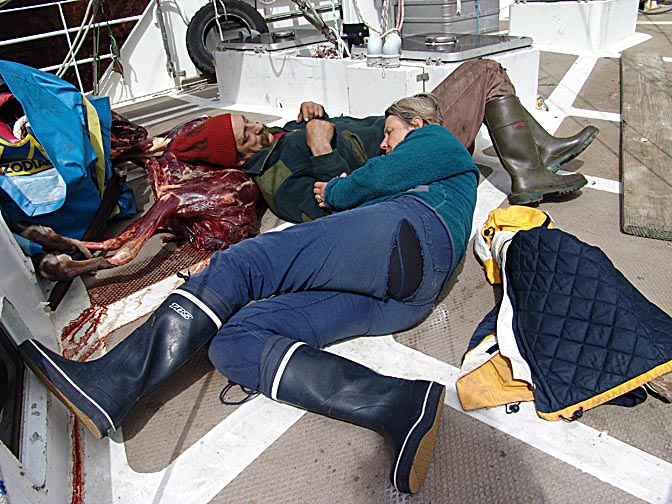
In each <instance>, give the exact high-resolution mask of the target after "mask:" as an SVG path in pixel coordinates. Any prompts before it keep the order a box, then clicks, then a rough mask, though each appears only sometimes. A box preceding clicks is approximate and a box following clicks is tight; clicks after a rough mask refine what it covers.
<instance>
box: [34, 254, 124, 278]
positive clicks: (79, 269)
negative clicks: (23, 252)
mask: <svg viewBox="0 0 672 504" xmlns="http://www.w3.org/2000/svg"><path fill="white" fill-rule="evenodd" d="M113 267H114V266H113V265H112V264H110V263H109V262H107V261H106V260H105V258H103V257H94V258H90V259H82V260H79V261H77V260H74V259H73V258H72V257H70V256H69V255H67V254H44V256H43V257H42V258H41V259H40V260H39V262H38V263H37V269H38V271H39V273H40V275H41V276H42V277H44V278H46V279H47V280H52V281H54V282H56V281H68V280H72V279H73V278H75V277H76V276H79V275H85V274H91V273H95V272H96V271H100V270H104V269H109V268H113Z"/></svg>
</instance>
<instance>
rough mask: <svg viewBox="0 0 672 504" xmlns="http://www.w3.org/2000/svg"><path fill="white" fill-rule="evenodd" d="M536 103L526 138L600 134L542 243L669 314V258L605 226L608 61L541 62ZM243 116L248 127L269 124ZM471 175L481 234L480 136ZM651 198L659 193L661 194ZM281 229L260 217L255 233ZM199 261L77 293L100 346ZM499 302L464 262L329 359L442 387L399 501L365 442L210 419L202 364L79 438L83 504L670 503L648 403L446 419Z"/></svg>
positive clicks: (176, 104)
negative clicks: (408, 320) (385, 331)
mask: <svg viewBox="0 0 672 504" xmlns="http://www.w3.org/2000/svg"><path fill="white" fill-rule="evenodd" d="M637 31H638V33H646V34H650V35H651V36H652V37H651V38H650V39H649V40H647V41H645V42H643V43H641V44H638V45H637V46H635V47H632V48H630V49H628V51H630V52H633V51H640V52H642V53H655V54H660V55H661V56H663V57H672V14H662V15H655V16H654V15H646V14H639V17H638V25H637ZM667 61H668V62H667V63H666V64H667V65H668V67H667V68H670V67H669V65H670V63H669V59H668V60H667ZM669 72H670V70H668V73H669ZM668 82H669V81H668ZM538 91H539V93H540V94H541V95H543V96H544V97H545V99H546V103H547V104H548V105H549V109H550V110H549V111H548V112H544V111H535V112H534V114H535V116H537V117H540V122H542V124H543V123H544V121H545V123H546V124H551V125H552V124H556V126H557V123H558V122H559V127H557V130H556V131H555V134H556V135H559V136H567V135H570V134H573V133H574V132H576V131H578V130H579V129H580V128H582V127H584V126H585V125H588V124H594V125H596V126H597V127H599V129H600V133H599V136H598V137H597V139H596V141H595V142H594V143H593V144H592V145H591V146H590V147H589V148H588V149H587V150H586V151H585V152H584V153H582V154H581V155H580V156H579V157H578V158H577V159H575V160H573V161H572V162H570V163H568V164H567V165H565V166H563V170H566V171H572V172H573V171H576V172H580V173H583V174H584V175H586V177H587V178H588V179H589V184H588V185H587V186H586V187H585V188H584V189H583V190H582V191H580V193H577V194H574V195H572V196H571V197H568V198H564V199H557V200H555V201H544V202H543V203H541V204H540V205H539V208H540V209H542V210H545V211H548V212H549V213H550V214H551V216H552V217H553V219H554V220H555V223H556V227H558V228H560V229H562V230H564V231H567V232H569V233H571V234H573V235H575V236H577V237H578V238H579V239H581V240H583V241H585V242H587V243H589V244H592V245H596V246H598V247H600V248H601V249H602V250H603V251H604V252H605V253H606V254H607V256H608V257H609V258H610V259H611V260H612V261H613V263H614V264H615V265H616V267H617V268H618V269H619V270H621V271H622V272H623V273H624V275H625V276H626V277H627V278H628V279H629V280H630V281H631V282H632V283H633V284H634V285H635V286H636V287H637V288H638V289H639V290H640V291H641V292H642V293H643V294H644V295H645V296H646V297H647V298H648V299H649V300H650V301H652V302H653V303H655V304H656V305H658V306H659V307H660V308H662V309H663V310H664V311H666V312H667V313H668V314H672V288H671V287H670V286H671V285H672V270H671V269H670V268H669V267H667V265H666V264H665V263H666V260H667V261H669V259H670V258H672V242H670V241H664V240H656V239H650V238H642V237H636V236H632V235H627V234H624V233H623V232H621V228H620V218H621V212H620V208H621V206H620V204H621V195H620V184H619V181H620V161H619V160H620V134H621V128H620V112H621V76H620V60H619V58H618V57H616V56H615V57H594V56H575V55H569V54H562V53H555V52H542V53H541V62H540V69H539V83H538ZM221 110H222V107H221V106H220V105H219V102H218V97H217V87H216V85H214V84H209V85H203V86H202V87H201V88H199V89H197V90H192V91H191V92H189V93H182V94H175V95H171V96H164V97H159V98H154V99H152V100H149V101H144V102H142V103H141V104H136V105H132V106H127V107H123V108H121V109H118V110H117V111H118V112H120V113H122V114H123V115H125V116H126V117H128V118H129V119H130V120H132V121H135V122H137V123H139V124H144V125H146V126H147V127H148V129H149V130H150V133H152V134H156V133H159V132H161V131H165V130H167V129H170V128H171V127H172V126H174V125H175V124H178V123H180V122H182V121H184V120H187V119H190V118H192V117H196V116H198V115H201V114H203V113H210V114H212V113H216V112H219V111H221ZM227 110H230V109H227ZM243 112H245V113H246V114H247V115H248V116H249V117H252V118H256V119H258V120H261V121H264V122H273V121H281V120H282V119H285V118H284V117H280V116H277V117H276V116H267V115H262V114H258V113H257V114H256V115H255V113H254V111H245V110H243ZM544 114H548V116H546V117H545V118H544ZM667 155H668V157H669V153H668V154H667ZM474 159H475V160H476V162H477V164H478V166H479V168H480V170H481V174H482V177H481V183H480V185H479V192H478V208H477V217H476V219H475V222H483V220H484V219H485V217H486V216H487V213H488V211H489V210H492V209H494V208H497V207H503V206H507V204H508V203H507V201H506V193H507V192H508V184H509V182H508V177H507V176H506V173H505V172H504V171H503V169H502V168H501V166H500V164H499V161H498V159H497V157H496V156H495V154H494V151H493V149H492V147H491V146H490V144H489V141H488V140H487V138H486V137H480V138H479V140H478V143H477V147H476V152H475V155H474ZM130 183H131V185H132V186H133V187H134V189H135V191H136V196H137V198H138V203H139V206H140V207H141V208H144V209H146V208H147V207H148V205H150V204H151V196H150V194H149V191H148V189H147V187H146V184H145V178H144V176H143V174H142V172H140V171H132V172H131V174H130ZM661 183H664V184H667V185H668V187H669V186H670V185H671V181H670V179H668V180H663V181H661ZM670 194H671V195H672V189H671V190H670ZM281 224H283V223H282V222H281V221H279V220H278V219H277V218H275V217H274V216H273V215H272V214H270V213H268V212H267V213H266V214H265V215H264V218H263V225H262V228H263V230H264V231H266V230H269V229H272V228H274V227H276V226H278V225H281ZM114 232H115V229H111V230H108V233H111V234H113V233H114ZM206 260H207V255H204V254H202V253H198V252H195V251H193V250H192V249H191V248H190V246H189V245H179V244H174V243H164V241H163V240H162V237H161V236H155V237H154V238H153V239H152V240H151V241H150V243H149V244H148V245H147V246H146V247H145V248H144V249H143V251H142V253H141V255H140V256H139V257H138V258H136V259H135V260H134V261H133V262H132V263H131V264H129V265H127V266H124V267H121V268H118V269H115V270H111V271H107V272H101V273H99V274H98V275H97V276H96V277H95V278H92V279H87V280H86V281H85V283H86V286H87V288H88V291H89V294H90V296H91V299H92V303H93V304H95V305H102V306H106V309H107V313H108V316H110V314H112V313H118V314H119V316H118V319H117V323H116V326H115V328H114V330H113V331H112V332H111V333H110V334H109V336H107V337H106V345H107V346H108V347H111V346H113V345H114V344H115V343H116V342H118V341H120V340H121V339H122V338H123V337H124V336H125V335H127V334H128V333H129V331H130V330H132V329H133V328H134V327H135V326H137V325H138V324H139V323H140V322H142V321H143V320H144V316H145V315H146V314H147V313H149V311H151V309H152V308H153V307H154V306H156V304H158V303H159V302H160V301H161V299H163V298H164V297H165V296H166V295H167V294H168V293H169V292H170V290H172V289H173V288H174V287H175V286H177V285H179V283H180V282H181V281H180V280H179V279H178V278H177V277H176V276H175V271H176V269H182V268H184V267H185V266H186V265H191V268H197V267H199V265H200V264H202V263H203V261H206ZM499 295H500V293H499V292H498V290H497V289H495V288H493V287H492V286H491V285H489V284H488V283H487V282H486V281H485V277H484V275H483V272H482V270H481V268H480V265H479V263H478V261H477V259H476V257H475V256H474V254H473V253H472V249H471V248H470V250H469V252H468V253H467V255H466V257H465V258H464V260H463V261H462V262H461V263H460V265H459V267H458V269H457V271H456V273H455V275H454V276H453V278H452V280H451V281H450V282H449V284H448V285H447V286H446V288H445V290H444V292H443V293H442V295H441V298H440V302H439V303H438V304H437V306H436V307H435V308H434V310H433V311H432V313H431V314H430V316H429V317H428V318H427V319H426V320H425V321H424V322H422V323H421V324H420V325H419V326H417V327H415V328H414V329H412V330H409V331H406V332H403V333H398V334H393V335H389V336H384V337H378V338H362V339H354V340H352V341H349V342H347V343H343V344H339V345H335V346H334V347H333V348H332V350H333V351H335V352H337V353H340V354H342V355H345V356H348V357H349V358H352V359H354V360H358V361H360V362H362V363H364V364H366V365H368V366H370V367H373V368H374V369H376V370H378V371H381V372H384V373H389V374H396V375H401V376H408V377H423V378H429V379H433V380H438V381H440V382H442V383H445V384H446V385H447V388H448V394H447V395H446V404H445V406H446V407H445V408H444V411H443V416H442V418H441V423H440V427H439V435H438V440H437V445H436V449H435V454H434V459H433V463H432V467H431V469H430V472H429V475H428V478H427V481H426V483H425V485H424V487H423V488H422V490H421V491H420V492H419V493H418V494H417V495H415V496H408V495H403V494H400V493H397V492H396V491H395V490H394V489H393V487H392V486H391V485H390V483H389V480H388V473H389V465H390V457H391V454H390V453H389V452H388V450H387V448H386V446H385V444H384V441H383V440H382V438H381V437H380V436H378V435H377V434H375V433H372V432H369V431H367V430H364V429H362V428H358V427H355V426H352V425H349V424H345V423H341V422H337V421H334V420H330V419H327V418H324V417H321V416H318V415H315V414H312V413H305V412H303V411H300V410H298V409H295V408H292V407H290V406H286V405H282V404H278V403H274V402H272V401H270V400H268V399H266V398H264V397H256V398H254V399H252V400H250V401H248V402H247V403H245V404H243V405H241V406H227V405H224V404H222V403H220V400H219V393H220V391H221V390H222V388H223V387H224V386H225V385H226V383H227V380H226V378H225V377H223V376H221V375H220V374H219V373H218V372H217V371H215V370H214V368H213V367H212V365H211V364H210V362H209V361H208V358H207V354H206V352H205V351H203V352H201V353H199V354H198V355H197V356H196V357H195V358H194V359H192V360H191V361H190V362H189V363H188V364H187V365H186V366H184V368H183V369H181V370H180V371H179V372H178V373H177V374H176V375H175V376H174V377H173V378H171V379H170V380H169V382H168V383H166V384H164V385H163V386H162V387H160V389H159V390H157V391H156V392H154V393H152V394H151V395H150V396H148V397H146V398H143V399H142V400H141V401H140V402H139V403H138V404H137V405H136V406H135V407H134V408H133V410H132V411H131V413H130V414H129V416H128V417H127V418H126V420H125V421H124V423H123V426H122V429H121V430H120V431H118V432H117V433H115V434H114V435H113V436H112V438H111V439H105V440H100V441H99V440H96V439H94V438H93V437H91V436H90V434H89V433H88V432H87V431H86V430H85V429H83V428H82V427H81V426H80V427H79V429H80V430H79V435H80V436H81V438H82V441H83V442H82V445H83V454H84V457H83V469H82V471H83V474H84V478H83V484H82V485H83V491H84V493H83V495H84V497H85V501H86V502H128V503H130V502H137V503H141V502H142V503H149V502H152V503H160V502H185V503H186V502H191V503H207V502H210V503H218V504H223V503H256V504H262V503H269V504H270V503H274V504H277V503H332V502H339V503H358V504H367V503H376V504H379V503H401V502H413V503H416V504H420V503H444V502H537V503H539V502H544V503H561V502H568V501H582V502H619V503H635V502H640V501H647V502H672V405H670V404H667V403H665V402H664V401H662V400H660V399H657V398H655V397H649V398H648V400H647V401H646V402H645V403H643V404H641V405H639V406H637V407H634V408H623V407H618V406H610V405H603V406H600V407H597V408H595V409H592V410H589V411H587V412H586V413H585V414H584V416H583V418H581V419H580V420H577V421H575V422H572V423H566V422H547V421H545V420H542V419H540V418H538V417H537V416H536V414H535V412H534V407H533V405H532V404H529V403H527V404H521V407H520V411H519V412H518V413H515V414H507V412H506V408H505V407H498V408H493V409H491V410H478V411H474V412H465V411H463V410H462V408H461V407H460V404H459V400H458V398H457V394H456V391H455V380H456V377H457V372H458V370H459V367H460V362H461V358H462V355H463V354H464V352H465V351H466V349H467V343H468V341H469V339H470V337H471V335H472V333H473V331H474V329H475V328H476V326H477V325H478V323H479V322H480V321H481V319H482V318H483V316H484V315H485V314H486V313H487V312H489V311H490V309H491V308H492V307H493V306H494V304H495V303H496V301H497V300H498V299H499ZM67 302H68V300H67V298H66V300H65V301H64V303H65V304H64V306H66V305H67ZM122 315H123V317H125V318H123V317H122ZM234 397H236V395H235V394H234Z"/></svg>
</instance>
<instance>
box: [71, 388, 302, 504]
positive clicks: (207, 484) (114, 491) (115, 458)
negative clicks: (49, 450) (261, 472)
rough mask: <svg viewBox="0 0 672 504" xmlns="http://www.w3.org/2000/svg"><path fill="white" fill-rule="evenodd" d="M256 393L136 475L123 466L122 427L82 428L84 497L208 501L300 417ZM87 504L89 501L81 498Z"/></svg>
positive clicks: (186, 503) (201, 503) (198, 503)
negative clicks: (99, 434)
mask: <svg viewBox="0 0 672 504" xmlns="http://www.w3.org/2000/svg"><path fill="white" fill-rule="evenodd" d="M304 413H305V412H304V411H302V410H299V409H297V408H294V407H291V406H287V405H284V404H280V403H278V402H274V401H271V400H270V399H267V398H265V397H263V396H262V397H257V398H255V399H253V400H251V401H248V402H247V403H245V404H243V405H242V406H240V407H239V408H237V409H236V411H234V412H233V413H232V414H230V415H229V416H228V417H227V418H226V419H224V420H223V421H222V422H220V423H219V424H218V425H217V426H215V427H214V428H213V429H212V430H210V432H208V433H207V434H206V435H205V436H203V437H202V438H201V439H199V440H198V442H196V443H195V444H193V445H192V446H190V447H189V448H188V449H187V450H185V451H184V452H183V453H182V454H181V455H180V456H179V457H177V458H176V459H175V460H173V462H172V463H171V464H170V465H168V466H167V467H166V468H164V469H163V470H161V471H158V472H155V473H138V472H136V471H134V470H133V469H132V468H131V467H130V465H129V464H128V460H127V457H126V452H125V449H124V445H123V443H122V435H123V434H122V431H121V429H120V430H118V431H117V434H115V435H114V436H113V439H105V440H96V439H94V438H93V436H91V435H90V434H89V433H88V431H86V435H85V442H86V450H87V457H86V459H87V460H86V462H90V464H87V466H86V485H85V495H89V496H91V497H93V499H92V500H91V501H92V502H93V501H95V498H96V497H99V496H101V495H103V496H104V495H110V499H109V502H151V503H153V504H160V503H167V504H173V503H175V502H180V503H184V504H189V503H193V504H205V503H207V502H210V501H211V500H212V499H213V498H214V497H215V496H216V495H217V494H218V493H219V492H221V491H222V489H224V488H225V487H226V485H228V484H229V483H230V482H231V481H232V480H233V479H234V478H235V477H236V476H237V475H238V474H240V472H242V471H243V470H244V469H245V468H246V467H247V466H248V465H249V464H251V463H252V462H254V460H255V459H256V458H257V457H259V456H260V455H261V454H262V453H263V452H264V450H266V448H268V447H269V446H271V445H272V444H273V443H274V442H275V441H276V440H277V439H278V438H279V437H280V436H282V435H283V434H284V433H285V432H286V431H287V430H288V429H289V428H290V427H291V426H292V425H294V423H295V422H296V421H297V420H298V419H299V418H301V416H303V415H304ZM84 500H85V501H86V502H88V501H89V499H86V498H85V499H84Z"/></svg>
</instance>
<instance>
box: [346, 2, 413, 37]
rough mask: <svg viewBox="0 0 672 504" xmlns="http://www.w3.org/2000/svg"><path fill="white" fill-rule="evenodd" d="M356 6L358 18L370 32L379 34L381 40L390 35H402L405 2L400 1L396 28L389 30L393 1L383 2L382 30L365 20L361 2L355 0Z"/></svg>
mask: <svg viewBox="0 0 672 504" xmlns="http://www.w3.org/2000/svg"><path fill="white" fill-rule="evenodd" d="M353 3H354V6H355V12H357V16H358V17H359V19H360V20H361V22H362V23H363V24H364V26H366V27H367V28H368V29H369V31H370V32H374V33H378V34H380V38H382V39H384V38H385V37H387V36H388V35H389V34H390V33H395V32H396V33H398V34H399V35H401V28H402V27H403V25H404V0H399V11H398V12H397V23H396V26H395V27H394V28H390V29H388V28H387V25H388V22H389V12H390V8H391V0H385V1H384V2H383V7H382V19H381V23H380V26H381V29H380V30H378V29H376V28H374V27H373V26H371V24H370V23H369V22H367V21H366V19H364V15H363V14H362V11H361V10H360V8H359V1H358V0H353Z"/></svg>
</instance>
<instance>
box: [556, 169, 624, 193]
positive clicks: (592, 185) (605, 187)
mask: <svg viewBox="0 0 672 504" xmlns="http://www.w3.org/2000/svg"><path fill="white" fill-rule="evenodd" d="M558 173H565V174H566V173H571V172H563V171H558ZM585 177H586V178H587V179H588V184H587V185H586V188H588V189H595V190H597V191H605V192H609V193H613V194H621V182H620V181H618V180H609V179H604V178H600V177H593V176H591V175H585Z"/></svg>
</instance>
